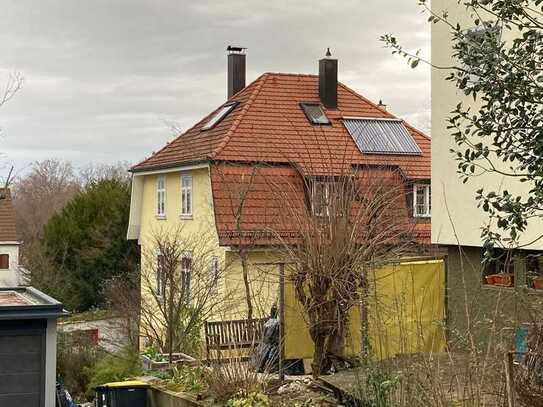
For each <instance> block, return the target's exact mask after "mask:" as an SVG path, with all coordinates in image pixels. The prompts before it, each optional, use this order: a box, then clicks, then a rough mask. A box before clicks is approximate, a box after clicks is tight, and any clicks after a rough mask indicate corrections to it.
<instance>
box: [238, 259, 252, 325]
mask: <svg viewBox="0 0 543 407" xmlns="http://www.w3.org/2000/svg"><path fill="white" fill-rule="evenodd" d="M240 258H241V269H242V271H243V284H244V285H245V301H246V302H247V319H248V320H249V321H252V320H253V302H252V300H251V284H250V282H249V270H248V266H247V253H246V252H245V251H240ZM250 325H251V324H249V326H250ZM249 334H251V332H249Z"/></svg>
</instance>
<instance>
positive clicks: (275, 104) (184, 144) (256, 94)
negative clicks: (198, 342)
mask: <svg viewBox="0 0 543 407" xmlns="http://www.w3.org/2000/svg"><path fill="white" fill-rule="evenodd" d="M231 100H232V101H237V102H239V104H238V105H237V106H236V107H235V109H234V110H233V111H232V112H231V113H230V114H229V115H228V116H226V118H225V119H224V120H222V121H221V122H220V123H219V124H218V125H217V126H216V127H214V128H212V129H211V130H207V131H201V128H202V126H204V125H205V123H206V122H207V121H208V119H209V118H210V117H212V115H213V114H214V113H215V112H216V111H217V110H219V109H220V108H219V109H217V110H216V111H214V112H212V113H211V114H210V115H208V116H207V117H205V118H204V119H202V120H201V121H200V122H198V123H197V124H196V125H195V126H193V127H192V128H191V129H189V130H188V131H186V132H185V133H184V134H182V135H181V136H179V137H178V138H176V139H175V140H174V141H172V142H171V143H169V144H168V145H166V146H165V147H164V148H162V149H161V150H160V151H158V152H157V153H156V154H153V155H152V156H151V157H149V158H147V159H146V160H144V161H143V162H141V163H139V164H138V165H136V166H134V167H133V170H134V171H139V170H149V169H158V168H166V167H174V166H178V165H184V164H188V163H193V162H200V161H207V160H216V161H243V162H255V161H260V162H267V163H293V162H295V163H296V164H297V165H299V166H301V167H302V168H305V169H306V170H307V171H309V172H313V173H315V172H318V171H319V168H320V167H321V166H323V165H324V166H326V162H327V161H328V160H329V159H330V157H331V156H334V157H337V156H341V157H343V158H345V157H348V161H350V162H351V163H352V164H376V165H384V164H390V165H396V166H399V167H400V168H401V169H402V170H403V172H404V175H405V176H406V178H409V179H429V178H430V138H429V137H427V136H425V135H424V134H422V133H421V132H420V131H418V130H416V129H414V128H413V127H411V126H409V125H407V128H408V130H409V131H410V133H411V134H412V136H413V138H414V139H415V141H416V142H417V144H418V145H419V147H420V148H421V150H422V155H420V156H406V155H403V156H402V155H376V154H363V153H361V152H360V151H359V150H358V148H357V147H356V145H355V143H354V141H353V140H352V138H351V136H350V135H349V134H348V132H347V130H346V129H345V127H344V125H343V123H342V118H343V117H348V116H355V117H383V118H386V117H388V118H391V117H394V116H393V115H392V114H390V113H388V112H386V111H384V110H382V109H381V108H379V107H378V106H377V105H375V104H374V103H372V102H370V101H369V100H367V99H366V98H364V97H363V96H361V95H359V94H358V93H356V92H354V91H353V90H351V89H349V88H348V87H346V86H345V85H343V84H341V83H340V84H339V85H338V109H337V110H330V109H327V110H326V115H327V116H328V118H329V119H330V121H331V125H330V126H315V125H311V124H310V123H309V121H308V120H307V118H306V117H305V114H304V112H303V111H302V109H301V108H300V102H319V96H318V76H316V75H297V74H281V73H265V74H263V75H262V76H260V77H259V78H258V79H256V80H255V81H254V82H252V83H251V84H250V85H249V86H247V87H246V88H245V89H243V90H242V91H240V92H239V93H238V94H237V95H235V96H234V97H233V98H231ZM336 159H337V158H336Z"/></svg>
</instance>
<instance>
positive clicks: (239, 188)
mask: <svg viewBox="0 0 543 407" xmlns="http://www.w3.org/2000/svg"><path fill="white" fill-rule="evenodd" d="M232 168H234V167H232ZM236 168H237V169H238V170H239V169H240V167H239V166H237V167H236ZM241 168H242V170H243V169H247V170H248V171H242V172H243V173H241V174H238V175H236V177H235V181H236V182H232V178H231V175H232V174H230V171H229V170H228V165H227V164H222V165H216V166H215V169H216V171H215V173H216V174H217V175H218V177H219V180H218V181H219V182H221V183H222V184H225V185H227V187H226V188H225V190H226V193H227V199H228V201H229V205H228V207H229V209H230V211H231V216H232V219H233V221H234V228H235V229H234V232H235V235H234V239H233V240H234V242H235V243H234V244H233V245H232V246H231V249H232V252H233V253H235V254H236V255H237V256H238V258H239V260H240V263H241V271H242V277H243V288H244V292H245V305H246V307H247V319H248V320H252V319H253V318H254V299H255V298H254V292H253V290H254V287H251V278H250V275H249V274H250V273H249V256H250V253H251V250H252V249H254V247H255V242H254V239H253V237H254V236H252V235H251V233H250V231H249V233H247V231H246V230H245V227H244V226H245V225H244V222H247V200H248V197H249V193H250V192H251V191H252V190H253V189H254V181H255V177H256V176H257V174H258V170H259V166H258V165H254V166H250V167H241ZM246 172H247V173H246Z"/></svg>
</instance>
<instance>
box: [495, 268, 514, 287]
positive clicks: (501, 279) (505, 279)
mask: <svg viewBox="0 0 543 407" xmlns="http://www.w3.org/2000/svg"><path fill="white" fill-rule="evenodd" d="M493 281H494V285H496V286H499V287H513V286H514V285H515V275H514V274H513V273H504V272H502V273H499V274H494V279H493Z"/></svg>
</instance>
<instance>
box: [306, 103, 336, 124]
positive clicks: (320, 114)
mask: <svg viewBox="0 0 543 407" xmlns="http://www.w3.org/2000/svg"><path fill="white" fill-rule="evenodd" d="M300 106H301V107H302V109H303V110H304V113H305V115H306V116H307V119H308V120H309V121H310V122H311V123H312V124H330V120H328V117H326V114H325V113H324V110H323V109H322V106H321V105H319V104H318V103H300Z"/></svg>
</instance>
